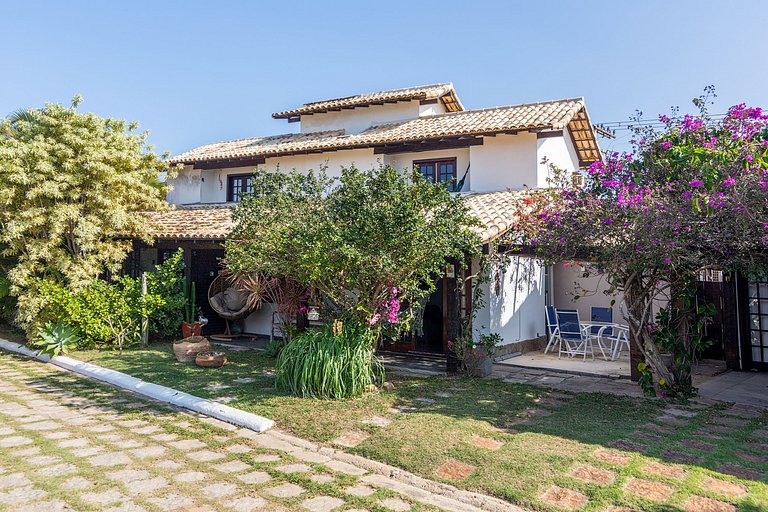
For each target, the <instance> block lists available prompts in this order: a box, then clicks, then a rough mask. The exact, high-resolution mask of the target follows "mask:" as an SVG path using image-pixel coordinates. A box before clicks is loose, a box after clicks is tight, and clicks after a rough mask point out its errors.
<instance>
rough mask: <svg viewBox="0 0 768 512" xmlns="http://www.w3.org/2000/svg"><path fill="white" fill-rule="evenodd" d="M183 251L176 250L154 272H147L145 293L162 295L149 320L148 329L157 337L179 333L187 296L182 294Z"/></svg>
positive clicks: (183, 280)
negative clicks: (160, 301)
mask: <svg viewBox="0 0 768 512" xmlns="http://www.w3.org/2000/svg"><path fill="white" fill-rule="evenodd" d="M185 282H186V279H185V278H184V253H183V251H182V249H179V250H178V251H176V252H175V253H174V254H173V255H172V256H171V257H170V258H168V259H167V260H165V261H164V262H163V263H161V264H160V265H158V266H157V268H156V269H155V271H154V272H147V294H149V295H152V296H155V297H162V299H163V304H162V306H160V307H158V309H157V310H156V311H155V312H154V314H153V315H152V317H151V318H150V320H149V331H150V333H152V334H154V335H155V336H156V337H159V338H172V337H175V336H177V335H178V334H179V325H180V324H181V321H182V315H183V312H184V308H185V307H186V304H187V296H186V295H185V294H184V283H185Z"/></svg>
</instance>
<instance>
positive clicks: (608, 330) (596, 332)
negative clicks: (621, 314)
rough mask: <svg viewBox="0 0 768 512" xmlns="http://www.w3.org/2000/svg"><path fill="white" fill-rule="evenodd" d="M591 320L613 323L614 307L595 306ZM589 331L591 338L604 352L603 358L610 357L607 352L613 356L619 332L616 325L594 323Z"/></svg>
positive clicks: (601, 351)
mask: <svg viewBox="0 0 768 512" xmlns="http://www.w3.org/2000/svg"><path fill="white" fill-rule="evenodd" d="M590 320H591V321H592V322H602V323H613V309H611V308H602V307H595V306H593V307H592V310H591V314H590ZM589 331H590V334H591V338H592V339H593V340H595V341H596V342H597V348H599V349H600V353H602V354H603V359H606V360H607V359H608V357H607V354H611V356H613V348H614V342H615V341H617V333H616V332H615V329H614V326H612V325H592V326H591V327H590V328H589ZM606 351H607V352H606Z"/></svg>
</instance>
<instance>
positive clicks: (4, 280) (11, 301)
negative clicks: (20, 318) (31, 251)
mask: <svg viewBox="0 0 768 512" xmlns="http://www.w3.org/2000/svg"><path fill="white" fill-rule="evenodd" d="M15 316H16V299H15V298H14V297H13V296H12V295H11V281H9V280H8V277H7V276H6V274H5V272H4V271H3V270H2V269H0V322H2V323H6V324H11V323H12V322H13V320H14V317H15Z"/></svg>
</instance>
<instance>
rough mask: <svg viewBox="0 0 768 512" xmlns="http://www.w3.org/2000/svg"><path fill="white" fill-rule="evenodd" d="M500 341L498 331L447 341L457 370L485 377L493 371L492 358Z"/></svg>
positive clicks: (473, 375)
mask: <svg viewBox="0 0 768 512" xmlns="http://www.w3.org/2000/svg"><path fill="white" fill-rule="evenodd" d="M501 341H502V339H501V336H500V335H499V334H498V333H491V334H480V335H478V337H477V339H476V340H475V339H473V338H472V337H470V336H466V337H461V338H459V339H457V340H456V341H455V342H454V341H449V342H448V348H449V349H450V351H451V352H452V353H453V354H454V355H455V357H456V359H457V360H458V364H459V368H458V369H459V371H461V372H462V373H464V374H466V375H469V376H472V377H487V376H489V375H490V374H491V372H492V371H493V358H494V356H495V355H496V347H497V345H498V344H499V343H501Z"/></svg>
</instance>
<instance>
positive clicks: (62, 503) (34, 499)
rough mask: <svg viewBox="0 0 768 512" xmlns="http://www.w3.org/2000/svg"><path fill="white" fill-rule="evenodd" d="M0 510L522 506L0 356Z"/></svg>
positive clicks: (131, 511) (239, 511) (495, 508)
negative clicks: (177, 408)
mask: <svg viewBox="0 0 768 512" xmlns="http://www.w3.org/2000/svg"><path fill="white" fill-rule="evenodd" d="M0 510H13V511H14V512H28V511H39V512H56V511H70V510H73V511H81V510H82V511H112V512H134V511H147V512H151V511H158V512H159V511H185V512H193V511H194V512H206V511H219V510H220V511H233V512H250V511H254V510H265V511H282V510H300V511H315V512H321V511H331V510H338V511H347V512H352V511H358V512H360V511H363V510H368V511H371V512H374V511H382V512H384V511H406V510H413V511H419V510H457V511H478V510H489V511H500V510H510V511H514V510H516V511H520V509H519V508H517V507H514V506H512V505H510V504H508V503H505V502H502V501H500V500H496V499H494V498H490V497H486V496H482V495H477V494H474V493H469V492H465V491H459V490H457V489H455V488H452V487H450V486H446V485H444V484H437V483H435V482H430V481H428V480H424V479H421V478H418V477H415V476H414V475H410V474H407V473H404V472H402V471H399V470H397V469H395V468H392V467H389V466H385V465H383V464H380V463H377V462H373V461H369V460H366V459H362V458H360V457H356V456H353V455H349V454H344V453H342V452H338V451H336V450H333V449H330V448H323V447H318V446H316V445H313V444H311V443H308V442H305V441H302V440H300V439H296V438H293V437H290V436H287V435H285V434H281V433H280V432H275V431H273V432H269V433H267V434H256V433H254V432H252V431H250V430H245V429H239V428H237V427H234V426H232V425H229V424H226V423H222V422H219V421H216V420H212V419H211V418H207V417H204V416H195V415H188V414H185V413H182V412H179V411H176V410H172V409H169V408H165V407H163V406H161V405H158V404H156V403H152V402H148V401H145V400H142V399H139V398H137V397H136V396H134V395H131V394H128V393H125V392H122V391H119V390H116V389H113V388H110V387H107V386H104V385H102V384H99V383H95V382H92V381H89V380H86V379H83V378H80V377H78V376H76V375H74V374H71V373H67V372H64V371H61V370H59V369H58V368H56V367H53V366H50V365H45V364H42V363H38V362H34V361H31V360H26V359H22V358H19V357H16V356H11V355H8V354H4V353H0Z"/></svg>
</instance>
